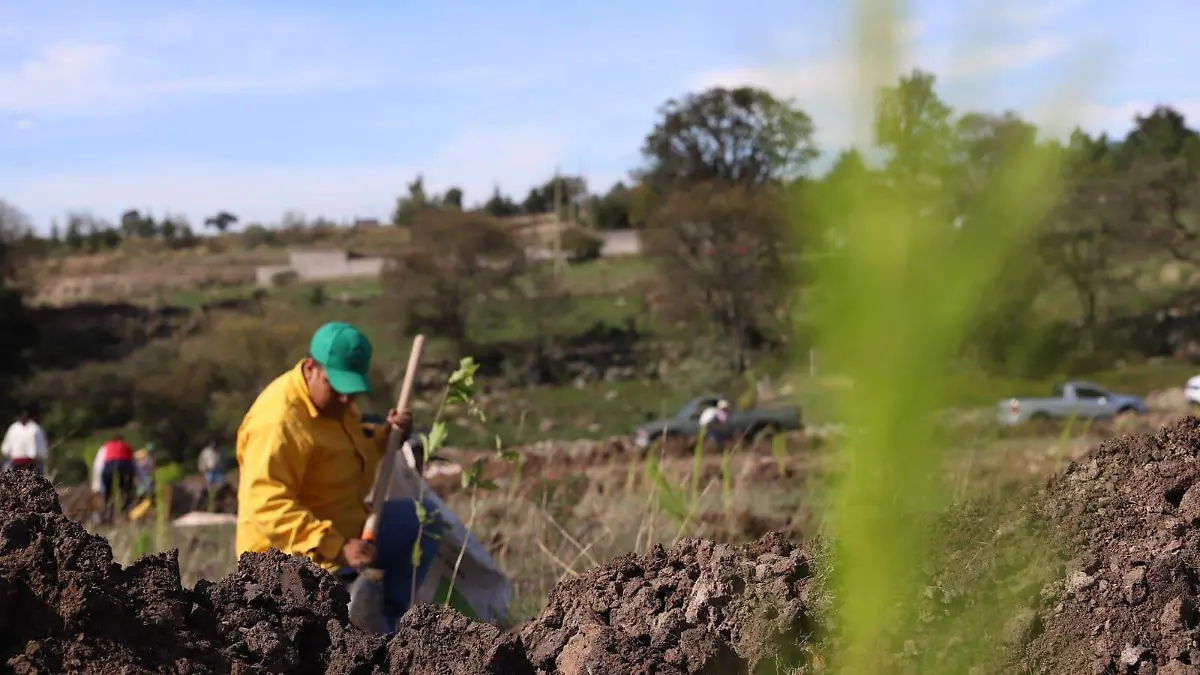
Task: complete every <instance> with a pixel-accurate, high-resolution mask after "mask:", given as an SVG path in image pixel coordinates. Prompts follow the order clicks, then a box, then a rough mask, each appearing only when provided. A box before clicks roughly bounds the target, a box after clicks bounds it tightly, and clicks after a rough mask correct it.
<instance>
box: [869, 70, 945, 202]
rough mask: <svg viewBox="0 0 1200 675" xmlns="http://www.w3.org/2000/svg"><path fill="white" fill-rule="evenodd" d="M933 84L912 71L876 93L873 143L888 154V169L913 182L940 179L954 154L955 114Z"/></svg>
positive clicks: (933, 79) (931, 79)
mask: <svg viewBox="0 0 1200 675" xmlns="http://www.w3.org/2000/svg"><path fill="white" fill-rule="evenodd" d="M936 81H937V78H936V76H934V75H933V74H932V73H927V72H924V71H921V70H914V71H912V73H911V74H909V75H908V76H905V77H901V78H900V81H899V83H897V84H896V85H895V86H893V87H884V88H883V89H881V90H880V92H879V102H878V107H877V108H876V111H875V141H876V143H878V144H879V147H881V148H883V149H885V150H887V151H888V153H889V158H888V159H889V165H890V166H892V167H894V168H896V169H899V170H901V171H904V172H907V173H909V174H911V175H912V176H913V177H914V178H917V177H927V176H929V175H930V174H932V177H933V178H935V179H940V178H942V177H943V175H942V171H943V170H944V169H945V168H946V167H947V166H948V164H949V162H950V159H951V157H952V155H953V151H954V133H953V118H954V111H953V110H952V109H951V108H950V106H948V105H946V103H945V102H944V101H942V99H941V98H940V97H938V95H937V92H936V91H935V90H934V84H935V83H936Z"/></svg>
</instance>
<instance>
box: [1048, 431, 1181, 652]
mask: <svg viewBox="0 0 1200 675" xmlns="http://www.w3.org/2000/svg"><path fill="white" fill-rule="evenodd" d="M1198 458H1200V421H1198V420H1196V419H1195V418H1190V417H1189V418H1185V419H1183V420H1181V421H1179V422H1177V423H1175V424H1173V425H1170V426H1167V427H1164V428H1163V429H1161V430H1160V431H1159V432H1158V433H1157V434H1155V435H1153V436H1150V435H1146V436H1125V437H1121V438H1115V439H1112V440H1109V441H1107V442H1105V443H1104V444H1102V445H1101V446H1100V447H1099V448H1098V449H1097V450H1096V451H1094V452H1093V455H1092V458H1091V460H1090V461H1089V462H1088V465H1089V466H1092V467H1094V468H1091V469H1089V470H1087V471H1082V470H1076V471H1071V472H1067V473H1066V474H1064V475H1062V476H1059V477H1056V478H1054V479H1053V480H1051V481H1050V483H1049V485H1048V486H1047V489H1046V491H1045V493H1044V495H1043V497H1042V500H1041V503H1040V505H1039V507H1038V508H1039V510H1040V511H1041V513H1042V515H1043V516H1044V517H1045V518H1046V519H1047V520H1049V521H1053V522H1055V523H1056V524H1058V525H1059V528H1058V530H1059V531H1060V532H1062V533H1063V534H1064V536H1066V537H1067V538H1068V540H1067V541H1066V542H1065V544H1064V545H1066V546H1068V547H1072V548H1074V549H1075V554H1076V555H1077V556H1078V557H1076V558H1075V559H1074V560H1073V561H1072V564H1070V565H1068V566H1067V570H1066V572H1065V578H1064V579H1063V580H1062V582H1060V585H1059V587H1058V589H1059V590H1058V592H1057V593H1050V594H1048V595H1047V597H1046V599H1045V605H1046V606H1047V607H1048V608H1050V609H1051V611H1049V612H1046V613H1045V620H1044V627H1043V630H1042V631H1041V633H1040V635H1039V636H1038V637H1037V638H1035V639H1034V640H1033V641H1032V643H1031V644H1030V645H1029V647H1028V658H1029V661H1030V664H1031V666H1030V667H1031V669H1032V668H1033V666H1037V670H1039V671H1041V672H1087V671H1089V670H1090V671H1092V672H1121V673H1126V672H1129V673H1135V672H1136V673H1143V672H1158V673H1195V672H1197V669H1196V666H1194V665H1192V664H1196V663H1200V649H1198V648H1197V647H1196V646H1195V645H1196V644H1197V643H1196V642H1195V630H1196V626H1197V619H1198V617H1197V609H1196V608H1197V595H1198V592H1200V529H1198V528H1197V524H1200V461H1198ZM1093 561H1094V562H1093ZM1088 570H1090V573H1089V571H1088ZM1085 576H1087V577H1090V578H1091V579H1092V580H1093V581H1092V582H1090V583H1085V582H1084V577H1085ZM1081 645H1097V646H1098V647H1097V650H1096V652H1093V650H1091V649H1081V648H1080V646H1081ZM1089 664H1090V667H1089ZM1101 664H1104V665H1103V668H1104V669H1103V670H1097V669H1098V668H1101ZM1043 668H1044V670H1042V669H1043Z"/></svg>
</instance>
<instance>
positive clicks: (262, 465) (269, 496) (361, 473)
mask: <svg viewBox="0 0 1200 675" xmlns="http://www.w3.org/2000/svg"><path fill="white" fill-rule="evenodd" d="M371 351H372V349H371V343H370V341H368V340H367V338H366V336H365V335H363V334H362V333H361V332H360V331H359V330H358V329H356V328H354V327H353V326H351V325H349V324H345V323H329V324H325V325H324V326H322V327H321V328H319V329H318V330H317V332H316V333H315V334H314V335H313V337H312V341H311V343H310V345H309V353H308V356H307V357H306V358H304V359H303V360H302V361H300V362H299V363H297V364H296V366H295V367H294V368H292V369H291V370H290V371H288V372H286V373H284V374H283V375H281V376H280V377H278V378H277V379H276V380H275V381H274V382H272V383H271V384H270V385H268V386H267V388H266V389H265V390H264V391H263V392H262V393H261V394H259V396H258V399H257V400H256V401H255V402H254V405H253V406H251V408H250V411H249V412H247V413H246V417H245V419H244V420H243V421H242V425H241V427H240V428H239V429H238V436H237V460H238V466H239V478H238V526H237V550H238V554H239V555H240V554H241V553H243V552H246V551H266V550H267V549H269V548H277V549H279V550H280V551H283V552H284V553H290V554H293V555H303V556H308V557H309V558H312V560H313V561H314V562H316V563H317V564H318V565H320V566H322V567H324V568H325V569H327V570H329V571H330V572H334V573H338V572H340V571H343V570H345V569H347V568H355V569H362V568H363V567H367V566H369V565H371V564H372V563H373V562H375V559H376V550H375V546H374V545H373V544H371V543H370V542H368V541H365V540H363V539H361V538H360V537H361V533H362V529H363V525H364V524H365V523H366V520H367V515H368V510H367V505H366V503H365V500H366V497H367V494H368V493H369V492H370V490H371V486H372V483H373V481H374V478H375V469H376V467H377V466H378V464H379V462H380V460H381V459H382V457H383V453H384V451H385V449H386V447H387V442H388V436H389V434H388V433H387V432H388V429H387V428H384V429H380V430H379V432H376V433H373V434H372V436H371V437H370V438H368V437H367V435H366V433H365V432H364V426H363V422H362V417H361V415H360V413H359V411H358V408H357V406H356V405H355V403H354V400H355V397H356V396H357V395H359V394H363V393H366V392H368V391H369V390H370V378H369V376H368V373H369V371H370V365H371ZM387 422H388V424H389V425H390V427H392V428H395V429H398V430H399V431H400V433H401V435H402V437H403V439H405V440H407V438H408V436H409V435H410V434H411V433H412V415H411V413H409V411H407V410H390V411H388V414H387ZM389 506H390V503H389ZM409 510H410V511H414V512H415V505H410V507H409ZM393 521H395V518H393ZM409 529H412V528H409ZM383 535H384V533H383V531H382V530H381V532H380V536H379V537H378V539H379V541H380V545H381V546H384V545H385V544H384V540H383ZM412 542H415V533H413V536H412V538H411V540H410V542H409V543H408V549H407V551H408V552H409V555H410V557H411V551H412Z"/></svg>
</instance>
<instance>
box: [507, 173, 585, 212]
mask: <svg viewBox="0 0 1200 675" xmlns="http://www.w3.org/2000/svg"><path fill="white" fill-rule="evenodd" d="M587 194H588V190H587V181H586V180H584V178H583V177H582V176H558V177H556V178H551V179H550V180H548V181H546V182H545V183H542V184H541V185H538V186H537V187H534V188H531V189H530V190H529V195H528V196H526V197H525V201H524V202H522V203H521V210H522V211H524V212H525V213H554V212H555V211H556V209H555V204H554V199H555V196H556V195H557V198H558V208H557V212H558V213H559V215H560V216H561V217H565V216H566V215H567V213H569V212H568V211H567V206H569V205H572V204H573V205H576V206H579V205H581V203H582V202H583V201H584V200H586V199H587Z"/></svg>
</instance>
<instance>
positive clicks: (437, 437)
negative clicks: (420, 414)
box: [421, 420, 449, 461]
mask: <svg viewBox="0 0 1200 675" xmlns="http://www.w3.org/2000/svg"><path fill="white" fill-rule="evenodd" d="M447 434H449V432H448V431H447V430H446V423H445V422H443V421H441V420H438V421H436V422H434V423H433V426H432V427H430V429H429V435H427V436H426V435H424V434H423V435H422V436H421V440H422V442H424V444H425V461H429V458H430V457H432V456H433V454H434V453H436V452H437V451H438V449H440V448H441V447H442V445H443V444H445V442H446V436H447Z"/></svg>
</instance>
